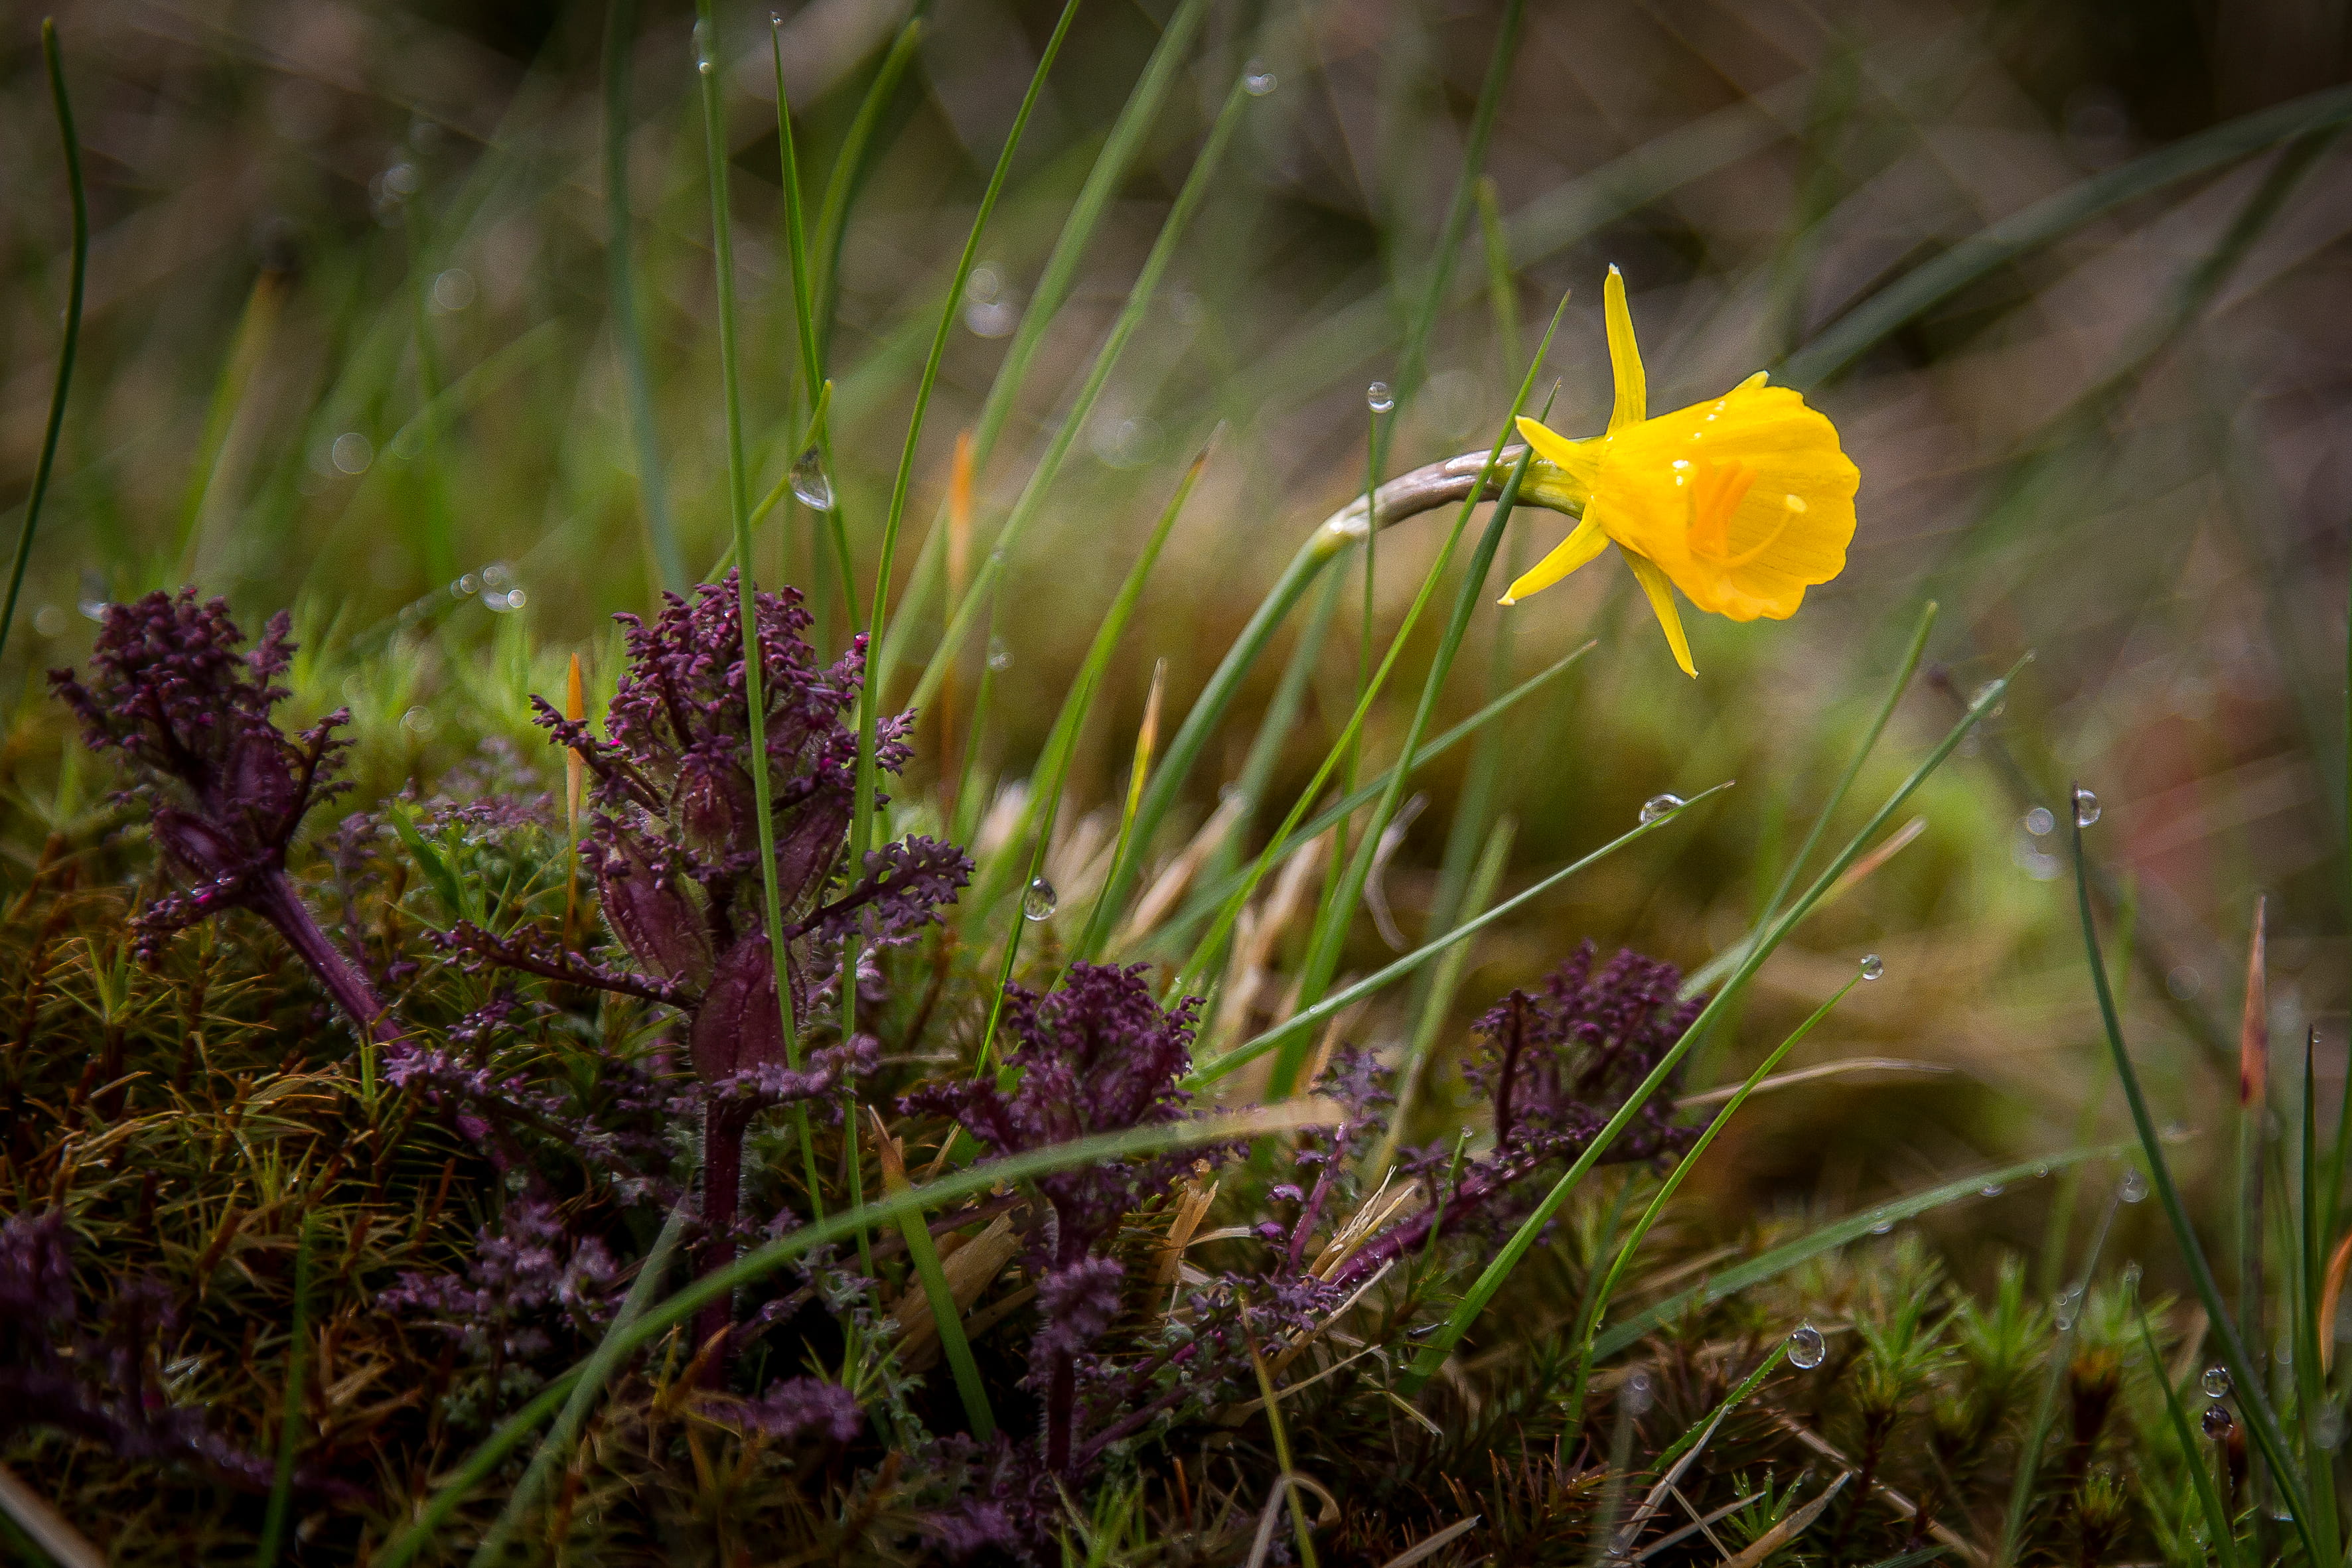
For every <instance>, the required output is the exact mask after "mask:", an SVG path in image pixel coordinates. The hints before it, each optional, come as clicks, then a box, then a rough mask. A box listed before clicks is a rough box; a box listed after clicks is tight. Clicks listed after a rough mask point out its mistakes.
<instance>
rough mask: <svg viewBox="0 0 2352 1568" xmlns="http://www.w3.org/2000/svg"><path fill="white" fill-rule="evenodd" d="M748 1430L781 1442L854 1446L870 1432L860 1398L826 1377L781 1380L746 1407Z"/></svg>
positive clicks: (744, 1414) (744, 1413)
mask: <svg viewBox="0 0 2352 1568" xmlns="http://www.w3.org/2000/svg"><path fill="white" fill-rule="evenodd" d="M743 1426H744V1427H745V1429H747V1430H749V1431H753V1432H757V1433H759V1434H761V1436H762V1437H773V1438H775V1439H777V1440H778V1441H780V1442H785V1443H801V1442H812V1441H830V1442H834V1443H854V1442H856V1440H857V1434H858V1433H860V1432H862V1431H864V1430H865V1429H866V1412H865V1411H863V1410H861V1409H859V1408H858V1405H857V1396H856V1395H855V1394H853V1393H851V1392H850V1391H849V1390H848V1389H846V1388H844V1387H843V1386H842V1385H840V1384H838V1383H831V1382H827V1381H826V1380H825V1379H824V1378H822V1377H786V1378H780V1379H778V1380H777V1381H776V1382H774V1383H772V1384H770V1385H768V1387H767V1389H766V1391H765V1392H764V1393H762V1394H761V1396H760V1397H759V1398H758V1399H757V1400H755V1401H753V1402H752V1403H751V1405H749V1406H745V1407H744V1410H743Z"/></svg>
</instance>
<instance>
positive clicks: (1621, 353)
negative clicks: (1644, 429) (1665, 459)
mask: <svg viewBox="0 0 2352 1568" xmlns="http://www.w3.org/2000/svg"><path fill="white" fill-rule="evenodd" d="M1601 301H1602V307H1601V314H1602V315H1603V316H1604V317H1606V318H1607V319H1608V322H1609V368H1610V369H1611V370H1612V371H1615V372H1616V374H1617V406H1616V407H1615V408H1613V409H1612V410H1611V411H1610V413H1609V432H1610V434H1612V435H1613V434H1616V433H1617V432H1618V431H1620V430H1622V429H1624V428H1625V427H1626V426H1627V425H1629V424H1639V423H1642V422H1643V420H1645V419H1647V418H1649V417H1650V383H1649V381H1648V379H1647V378H1646V377H1645V376H1644V375H1643V373H1642V346H1641V345H1640V344H1639V343H1637V342H1635V341H1634V340H1633V312H1632V311H1631V310H1628V309H1627V308H1625V279H1624V277H1622V275H1621V274H1620V273H1619V272H1618V270H1617V269H1616V268H1615V267H1611V268H1610V269H1609V282H1608V284H1607V285H1606V286H1605V287H1603V288H1602V289H1601ZM1554 461H1558V459H1554Z"/></svg>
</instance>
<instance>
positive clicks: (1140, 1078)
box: [899, 964, 1200, 1476]
mask: <svg viewBox="0 0 2352 1568" xmlns="http://www.w3.org/2000/svg"><path fill="white" fill-rule="evenodd" d="M1146 970H1147V967H1146V966H1144V965H1141V964H1138V965H1136V966H1135V967H1133V968H1129V969H1119V968H1114V967H1109V966H1106V965H1098V964H1075V965H1073V966H1071V967H1070V972H1069V974H1068V975H1067V976H1066V977H1065V978H1064V980H1063V983H1062V988H1061V989H1060V990H1057V991H1055V992H1054V993H1053V994H1052V995H1050V996H1047V997H1045V998H1039V997H1038V996H1036V995H1035V994H1034V992H1031V991H1027V990H1024V989H1023V988H1020V987H1018V986H1011V987H1008V988H1006V989H1005V993H1004V1024H1005V1027H1006V1028H1007V1029H1008V1030H1010V1031H1011V1033H1012V1034H1013V1038H1014V1039H1015V1040H1018V1041H1019V1042H1020V1043H1019V1045H1018V1046H1017V1047H1015V1049H1014V1050H1013V1052H1012V1055H1011V1056H1010V1058H1009V1059H1008V1061H1007V1065H1008V1066H1009V1067H1010V1068H1011V1069H1012V1070H1013V1072H1014V1073H1015V1074H1016V1075H1017V1081H1016V1082H1015V1083H1014V1084H1013V1089H1012V1091H1011V1092H1010V1093H1007V1092H1003V1091H1001V1090H999V1089H998V1088H997V1086H996V1085H995V1084H994V1083H992V1082H987V1081H985V1080H982V1081H978V1082H967V1083H949V1084H940V1085H937V1086H934V1087H931V1088H927V1089H924V1090H920V1091H919V1092H916V1093H915V1094H913V1095H911V1096H909V1097H908V1099H907V1100H905V1101H903V1102H901V1103H900V1107H899V1108H900V1109H901V1110H902V1111H904V1112H906V1113H908V1114H915V1115H920V1114H939V1115H944V1116H949V1117H951V1118H953V1119H954V1120H955V1121H957V1122H959V1123H961V1124H962V1125H963V1126H964V1127H965V1128H967V1129H968V1130H970V1131H971V1134H972V1135H973V1136H975V1137H977V1138H979V1139H980V1140H981V1141H982V1143H985V1144H987V1145H989V1146H990V1147H991V1148H992V1149H993V1150H994V1151H995V1152H996V1153H998V1154H1007V1155H1009V1154H1016V1153H1019V1152H1020V1151H1022V1150H1024V1149H1034V1148H1043V1147H1045V1146H1047V1145H1053V1144H1062V1143H1067V1142H1070V1141H1071V1140H1073V1139H1076V1138H1082V1137H1085V1136H1087V1135H1088V1134H1094V1133H1112V1132H1119V1131H1123V1130H1125V1129H1127V1128H1129V1127H1141V1126H1147V1125H1150V1124H1155V1123H1160V1122H1173V1121H1178V1120H1181V1118H1182V1117H1184V1116H1185V1115H1186V1114H1187V1113H1186V1111H1185V1109H1184V1104H1185V1101H1186V1099H1187V1098H1188V1096H1187V1095H1186V1094H1185V1093H1184V1092H1183V1091H1182V1090H1181V1089H1179V1088H1177V1087H1176V1081H1177V1080H1178V1079H1179V1078H1181V1076H1183V1074H1184V1072H1185V1071H1186V1069H1188V1068H1189V1067H1190V1066H1191V1065H1192V1019H1193V1013H1194V1010H1195V1009H1197V1008H1198V1007H1199V1005H1200V1004H1199V1002H1198V1000H1197V999H1196V998H1189V997H1188V998H1185V1000H1184V1001H1183V1002H1182V1003H1181V1005H1179V1006H1178V1007H1177V1008H1176V1009H1173V1010H1172V1011H1171V1010H1166V1009H1162V1008H1161V1007H1160V1004H1159V1003H1158V1002H1157V1001H1155V1000H1153V998H1152V995H1151V990H1150V987H1148V986H1147V985H1145V984H1144V980H1143V976H1144V974H1145V973H1146ZM1192 1157H1194V1156H1192V1155H1186V1156H1182V1157H1178V1156H1175V1155H1170V1156H1167V1157H1165V1158H1161V1159H1157V1160H1138V1161H1129V1162H1125V1163H1106V1164H1103V1165H1098V1166H1084V1167H1080V1168H1077V1169H1073V1170H1066V1171H1055V1172H1054V1173H1052V1174H1050V1175H1046V1176H1039V1177H1037V1178H1036V1186H1037V1190H1038V1191H1039V1193H1041V1194H1042V1195H1043V1196H1044V1197H1045V1202H1046V1205H1047V1207H1049V1208H1050V1210H1051V1211H1052V1213H1051V1219H1052V1223H1051V1224H1050V1225H1048V1226H1047V1227H1046V1228H1045V1238H1044V1239H1043V1240H1042V1241H1041V1243H1040V1244H1039V1246H1038V1248H1037V1249H1036V1256H1035V1257H1034V1259H1033V1267H1034V1269H1035V1271H1036V1273H1037V1301H1038V1305H1039V1307H1040V1309H1041V1310H1042V1312H1043V1313H1044V1316H1045V1326H1044V1327H1043V1328H1042V1329H1041V1330H1040V1331H1039V1332H1038V1334H1037V1338H1036V1341H1035V1343H1034V1344H1033V1345H1032V1347H1031V1353H1030V1368H1029V1378H1030V1382H1031V1383H1032V1384H1033V1385H1035V1386H1037V1387H1039V1388H1040V1389H1042V1391H1043V1392H1044V1394H1045V1465H1046V1468H1047V1469H1048V1470H1050V1471H1051V1472H1052V1473H1053V1474H1055V1475H1056V1476H1060V1475H1065V1474H1066V1473H1068V1472H1069V1471H1070V1469H1071V1462H1072V1458H1073V1455H1074V1453H1075V1449H1074V1447H1073V1444H1074V1440H1075V1430H1074V1429H1075V1427H1076V1418H1077V1404H1078V1400H1077V1376H1076V1358H1077V1356H1078V1354H1079V1353H1081V1352H1082V1351H1084V1350H1085V1349H1086V1348H1087V1346H1088V1345H1089V1344H1091V1343H1093V1342H1094V1341H1095V1340H1097V1339H1098V1338H1100V1337H1101V1336H1102V1334H1103V1333H1104V1332H1105V1331H1106V1330H1108V1328H1109V1327H1110V1324H1111V1322H1112V1321H1113V1320H1114V1319H1115V1318H1116V1317H1117V1316H1118V1310H1119V1287H1120V1278H1121V1270H1120V1269H1119V1265H1118V1260H1116V1259H1114V1258H1111V1257H1108V1256H1101V1255H1097V1254H1098V1252H1099V1251H1100V1250H1101V1249H1104V1248H1105V1247H1106V1246H1107V1244H1108V1242H1109V1241H1110V1240H1111V1239H1113V1238H1114V1237H1115V1236H1116V1235H1117V1232H1118V1222H1119V1219H1120V1217H1121V1216H1123V1215H1125V1214H1126V1213H1127V1212H1128V1211H1129V1210H1130V1209H1132V1208H1134V1207H1136V1206H1137V1205H1138V1204H1139V1203H1140V1202H1142V1200H1143V1199H1144V1198H1145V1197H1147V1196H1149V1195H1150V1194H1151V1193H1154V1192H1157V1191H1160V1189H1162V1188H1164V1187H1166V1186H1167V1185H1168V1184H1169V1182H1170V1181H1171V1180H1173V1179H1174V1178H1175V1176H1177V1175H1178V1174H1179V1173H1180V1172H1181V1170H1182V1169H1183V1168H1184V1166H1185V1164H1186V1162H1187V1161H1188V1160H1189V1159H1191V1158H1192Z"/></svg>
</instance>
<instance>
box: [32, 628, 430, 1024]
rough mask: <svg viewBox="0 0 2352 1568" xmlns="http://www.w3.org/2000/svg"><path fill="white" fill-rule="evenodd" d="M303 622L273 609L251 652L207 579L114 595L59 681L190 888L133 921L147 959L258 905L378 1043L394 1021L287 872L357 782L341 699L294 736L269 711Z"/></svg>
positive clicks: (281, 696)
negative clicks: (308, 825) (298, 836)
mask: <svg viewBox="0 0 2352 1568" xmlns="http://www.w3.org/2000/svg"><path fill="white" fill-rule="evenodd" d="M291 626H292V622H291V621H290V620H289V618H288V616H287V614H286V612H284V611H280V612H278V614H276V615H274V616H272V617H271V618H270V621H269V624H268V626H267V627H265V628H264V629H263V631H262V635H261V641H260V642H259V643H257V644H256V645H255V646H254V647H253V649H252V650H251V651H250V652H247V653H240V652H239V651H238V650H239V649H241V648H242V647H243V646H244V643H245V633H244V632H241V631H239V630H238V629H237V625H236V622H234V621H232V620H231V619H229V613H228V604H227V601H225V600H219V599H215V600H212V601H208V602H205V603H202V604H199V603H198V602H197V601H196V593H195V590H194V589H193V588H184V589H182V590H181V591H179V593H178V595H177V596H176V597H175V596H173V595H171V594H167V593H164V592H163V591H160V590H159V591H156V592H153V593H150V594H148V595H147V596H146V597H145V598H144V599H141V600H139V601H135V602H133V603H130V604H115V605H110V606H109V607H108V608H107V612H106V620H105V622H104V624H103V625H102V626H101V627H100V630H99V634H98V643H97V646H96V647H95V648H93V649H92V650H91V653H90V680H89V684H88V685H84V684H83V683H82V682H81V681H79V680H78V679H76V678H75V676H74V674H73V672H72V671H70V670H52V671H50V672H49V684H50V685H51V687H52V688H54V689H55V691H56V692H57V694H58V696H59V697H61V698H63V699H64V701H65V702H66V703H67V704H68V706H70V707H72V709H73V710H74V712H75V713H76V714H77V715H78V716H79V717H80V719H81V728H82V738H83V740H84V741H85V742H86V743H87V744H88V745H89V748H90V749H91V750H92V751H113V752H117V753H120V754H121V757H122V758H123V760H124V761H125V762H126V763H127V764H128V765H129V766H130V768H131V772H132V775H133V777H134V779H135V780H136V782H135V783H134V784H133V786H132V788H131V796H132V797H133V798H134V799H136V800H139V801H140V802H141V803H142V804H143V805H144V806H145V807H146V808H147V812H148V821H149V824H150V831H152V833H153V834H154V838H155V842H156V844H157V845H158V846H159V847H160V848H161V849H162V851H163V859H164V862H165V863H166V864H167V865H169V866H170V867H171V869H172V870H173V873H176V874H177V875H178V876H179V877H181V878H182V879H183V880H184V882H185V883H186V884H187V885H186V886H185V888H184V890H183V891H182V892H180V893H177V894H167V895H166V896H164V897H162V898H158V899H156V900H155V901H154V902H153V903H152V904H148V905H147V907H146V908H145V909H143V910H142V911H141V912H140V913H139V915H138V917H137V919H136V920H135V921H134V922H133V928H134V930H135V931H136V933H137V945H138V949H139V952H140V955H141V956H142V957H144V958H146V959H148V960H150V961H151V962H152V960H153V958H154V957H155V956H156V954H157V953H158V952H159V951H160V950H161V949H162V947H163V944H164V943H165V942H166V941H167V940H169V938H170V937H171V936H172V935H173V933H175V932H177V931H180V930H182V929H184V927H186V926H190V925H194V924H196V923H197V922H198V921H200V920H203V919H205V917H207V916H209V915H217V914H220V913H222V912H223V911H226V910H229V909H249V910H251V911H253V912H254V913H255V914H256V915H260V916H261V917H262V918H263V919H264V920H267V921H268V922H269V924H270V925H273V926H276V927H277V929H278V935H280V936H283V937H285V938H286V941H287V944H288V945H289V946H291V947H292V948H293V949H294V951H295V954H296V955H297V956H299V957H300V958H301V960H302V962H303V963H304V964H306V965H308V966H309V967H310V972H311V973H312V974H313V975H315V976H317V977H318V979H319V983H320V985H321V986H323V987H325V988H326V990H327V993H328V995H330V996H331V997H332V998H334V999H335V1001H336V1003H337V1004H338V1005H339V1006H341V1008H342V1009H343V1011H344V1012H346V1013H347V1014H349V1015H350V1016H351V1019H352V1022H353V1023H355V1024H356V1025H357V1026H358V1027H359V1028H360V1029H361V1030H364V1031H368V1032H369V1033H371V1034H373V1036H374V1037H375V1038H377V1039H380V1040H389V1039H390V1038H392V1036H393V1034H394V1030H393V1028H392V1026H391V1024H390V1023H389V1021H388V1020H387V1019H385V1017H384V1009H383V1004H382V1003H381V1002H380V1001H378V1000H377V999H376V996H375V992H374V989H373V988H372V987H371V986H370V985H369V983H368V981H367V979H366V978H365V977H363V976H362V974H361V972H360V971H359V969H358V968H357V967H354V966H353V964H352V961H351V959H350V958H349V957H347V956H345V955H344V954H343V953H342V951H341V949H339V948H337V947H336V946H335V945H334V944H333V943H331V942H330V941H329V940H328V939H327V937H326V935H325V933H323V932H322V931H320V929H319V924H318V922H317V921H316V920H315V919H313V918H312V917H311V915H310V909H309V907H308V906H307V905H306V904H304V903H303V902H302V898H301V895H300V894H299V892H298V891H297V890H296V888H295V885H294V882H293V879H292V878H291V877H290V876H289V875H288V874H287V871H286V851H287V846H288V845H289V844H290V843H291V842H292V841H293V839H294V834H295V831H296V830H297V829H299V827H300V826H301V825H302V819H303V817H304V816H305V815H306V814H308V813H309V811H310V808H311V807H313V806H315V805H317V804H319V803H320V802H321V801H323V800H330V799H331V798H333V797H334V796H335V795H337V794H339V793H341V791H342V790H343V789H345V788H347V787H348V786H345V785H341V784H331V783H329V782H327V779H328V777H329V776H330V775H331V774H332V772H333V771H334V768H335V762H336V758H337V756H338V754H339V753H341V751H342V750H343V749H344V748H345V747H347V746H349V745H350V742H348V741H343V740H337V739H335V738H334V732H335V730H336V728H337V727H340V726H341V725H342V724H344V723H346V722H348V721H349V719H350V717H351V715H350V714H349V712H348V711H347V710H344V709H341V708H338V709H337V710H336V711H335V712H333V713H331V714H329V715H328V716H326V717H325V718H323V719H321V720H320V721H319V723H317V724H316V725H313V726H312V727H310V728H309V729H306V730H303V731H302V732H301V733H300V734H299V735H296V736H293V737H288V736H287V735H286V733H285V732H284V731H282V730H280V729H279V728H278V725H277V723H276V721H275V720H273V719H272V718H271V716H270V714H271V711H272V710H273V709H274V708H276V707H277V706H278V704H279V703H280V702H282V701H284V700H285V699H286V697H287V696H288V695H290V694H289V692H288V691H287V690H286V688H285V687H283V686H280V685H277V684H276V683H277V681H278V677H279V676H280V675H282V674H285V673H286V669H287V666H288V664H289V663H290V662H291V660H292V657H293V653H294V644H293V643H291V642H290V641H289V640H288V635H287V634H288V632H289V630H290V629H291Z"/></svg>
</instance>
